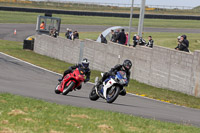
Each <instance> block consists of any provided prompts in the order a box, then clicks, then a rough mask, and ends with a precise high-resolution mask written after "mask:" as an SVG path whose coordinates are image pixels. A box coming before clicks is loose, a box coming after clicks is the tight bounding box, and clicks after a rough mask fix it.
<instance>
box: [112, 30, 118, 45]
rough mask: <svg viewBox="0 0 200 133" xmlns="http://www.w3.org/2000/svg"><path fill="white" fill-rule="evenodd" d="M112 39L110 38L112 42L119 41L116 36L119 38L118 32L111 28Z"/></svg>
mask: <svg viewBox="0 0 200 133" xmlns="http://www.w3.org/2000/svg"><path fill="white" fill-rule="evenodd" d="M111 35H112V36H111V39H110V41H111V42H117V40H116V38H117V35H116V33H115V32H114V30H111Z"/></svg>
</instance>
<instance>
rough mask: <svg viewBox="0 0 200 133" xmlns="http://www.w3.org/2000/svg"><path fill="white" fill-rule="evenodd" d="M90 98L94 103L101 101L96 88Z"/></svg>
mask: <svg viewBox="0 0 200 133" xmlns="http://www.w3.org/2000/svg"><path fill="white" fill-rule="evenodd" d="M89 98H90V100H92V101H96V100H98V99H99V96H98V95H97V93H96V89H95V86H94V87H93V88H92V90H91V92H90V94H89Z"/></svg>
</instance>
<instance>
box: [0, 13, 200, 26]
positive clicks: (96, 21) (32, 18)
mask: <svg viewBox="0 0 200 133" xmlns="http://www.w3.org/2000/svg"><path fill="white" fill-rule="evenodd" d="M38 15H44V14H41V13H25V12H9V11H0V23H32V24H36V21H37V16H38ZM53 17H59V18H61V19H62V20H61V21H62V22H61V23H62V24H77V25H109V26H128V25H129V18H117V17H97V16H74V15H62V14H53ZM137 25H138V19H136V18H134V19H133V26H134V27H136V26H137ZM144 27H162V28H200V25H199V21H198V20H170V19H145V21H144Z"/></svg>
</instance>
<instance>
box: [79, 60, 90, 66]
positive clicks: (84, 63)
mask: <svg viewBox="0 0 200 133" xmlns="http://www.w3.org/2000/svg"><path fill="white" fill-rule="evenodd" d="M81 63H82V66H83V67H85V68H88V67H89V64H90V62H89V61H88V59H87V58H84V59H83V60H82V61H81Z"/></svg>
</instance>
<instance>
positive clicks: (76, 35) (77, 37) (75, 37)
mask: <svg viewBox="0 0 200 133" xmlns="http://www.w3.org/2000/svg"><path fill="white" fill-rule="evenodd" d="M73 36H74V37H73V38H74V39H79V33H78V31H74V34H73ZM74 39H73V40H74Z"/></svg>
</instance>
